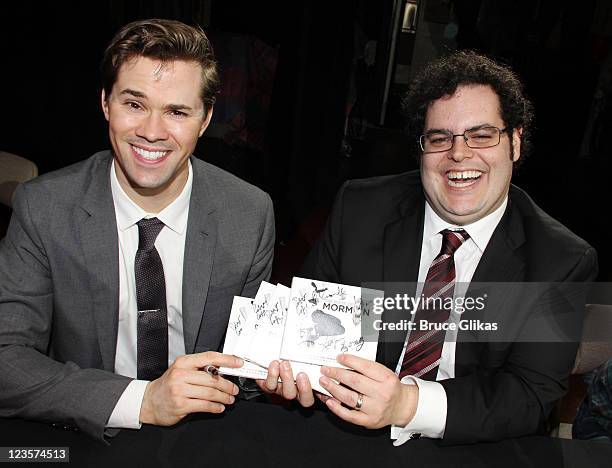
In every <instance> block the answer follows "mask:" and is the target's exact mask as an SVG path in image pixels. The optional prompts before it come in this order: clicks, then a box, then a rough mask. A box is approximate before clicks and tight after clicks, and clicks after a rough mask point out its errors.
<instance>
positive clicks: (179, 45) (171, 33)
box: [101, 19, 219, 111]
mask: <svg viewBox="0 0 612 468" xmlns="http://www.w3.org/2000/svg"><path fill="white" fill-rule="evenodd" d="M139 56H140V57H148V58H152V59H158V60H160V61H161V62H162V63H164V62H168V61H173V60H184V61H190V62H196V63H198V64H200V66H201V68H202V91H201V97H202V101H203V102H204V109H205V110H206V111H208V108H209V106H212V105H213V104H214V103H215V95H216V94H217V92H218V89H219V75H218V72H217V62H216V61H215V56H214V53H213V48H212V46H211V44H210V41H209V40H208V38H207V37H206V34H204V31H202V29H201V28H199V27H193V26H188V25H186V24H184V23H181V22H179V21H173V20H167V19H148V20H141V21H134V22H133V23H130V24H127V25H125V26H124V27H123V28H121V29H120V30H119V32H117V34H115V37H113V39H112V40H111V42H110V44H109V45H108V47H107V48H106V50H105V51H104V57H103V59H102V65H101V71H102V87H103V88H104V92H105V94H106V96H107V97H108V96H110V93H111V91H112V89H113V85H114V84H115V81H116V80H117V74H118V73H119V69H120V68H121V65H123V64H124V63H125V62H127V61H129V60H131V59H133V58H135V57H139Z"/></svg>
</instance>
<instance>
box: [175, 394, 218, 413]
mask: <svg viewBox="0 0 612 468" xmlns="http://www.w3.org/2000/svg"><path fill="white" fill-rule="evenodd" d="M184 411H185V414H191V413H215V414H219V413H223V411H225V405H222V404H221V403H216V402H214V401H208V400H200V399H197V398H187V399H186V400H185V403H184Z"/></svg>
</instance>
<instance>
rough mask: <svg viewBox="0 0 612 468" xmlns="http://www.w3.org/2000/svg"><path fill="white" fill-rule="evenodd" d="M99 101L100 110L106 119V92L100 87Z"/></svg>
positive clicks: (107, 118)
mask: <svg viewBox="0 0 612 468" xmlns="http://www.w3.org/2000/svg"><path fill="white" fill-rule="evenodd" d="M100 103H101V104H102V112H104V117H105V118H106V120H107V121H108V120H109V117H108V101H107V100H106V93H105V92H104V89H102V93H100Z"/></svg>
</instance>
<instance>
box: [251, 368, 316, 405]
mask: <svg viewBox="0 0 612 468" xmlns="http://www.w3.org/2000/svg"><path fill="white" fill-rule="evenodd" d="M279 376H280V378H281V382H280V383H279V381H278V377H279ZM256 382H257V385H259V388H261V389H262V390H263V391H264V392H266V393H274V394H276V395H279V396H282V397H283V398H285V399H287V400H295V399H297V401H299V402H300V404H301V405H302V406H304V407H305V408H308V407H309V406H312V405H313V404H314V394H313V392H312V387H311V386H310V380H309V379H308V376H307V375H306V374H304V373H303V372H300V373H299V374H298V375H297V377H296V378H295V380H294V378H293V371H292V370H291V364H290V363H289V361H282V362H278V361H272V362H271V363H270V366H269V367H268V375H267V377H266V380H256Z"/></svg>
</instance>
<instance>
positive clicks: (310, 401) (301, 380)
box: [295, 372, 314, 408]
mask: <svg viewBox="0 0 612 468" xmlns="http://www.w3.org/2000/svg"><path fill="white" fill-rule="evenodd" d="M295 383H296V386H297V392H298V395H297V398H298V400H299V402H300V404H301V405H302V406H304V407H305V408H308V407H310V406H312V405H314V394H313V393H312V387H311V385H310V380H309V379H308V376H307V375H306V374H304V373H303V372H300V373H299V374H298V375H297V377H296V379H295Z"/></svg>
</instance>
